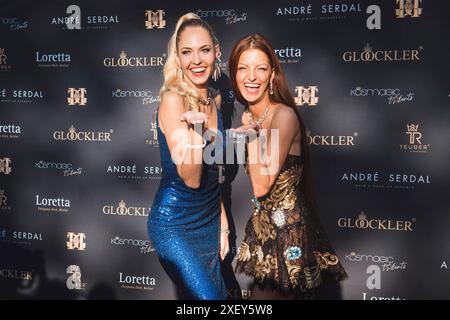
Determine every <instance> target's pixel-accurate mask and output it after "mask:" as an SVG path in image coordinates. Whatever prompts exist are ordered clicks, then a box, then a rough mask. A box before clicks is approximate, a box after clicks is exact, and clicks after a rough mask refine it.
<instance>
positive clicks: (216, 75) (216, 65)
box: [212, 53, 222, 81]
mask: <svg viewBox="0 0 450 320" xmlns="http://www.w3.org/2000/svg"><path fill="white" fill-rule="evenodd" d="M221 55H222V54H221V53H219V56H218V57H217V59H216V61H215V62H214V71H213V75H212V78H213V79H214V81H217V79H218V78H220V75H221V74H222V72H221V70H220V62H222V61H221V60H220V56H221Z"/></svg>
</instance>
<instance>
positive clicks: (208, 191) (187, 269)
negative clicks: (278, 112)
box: [148, 108, 227, 300]
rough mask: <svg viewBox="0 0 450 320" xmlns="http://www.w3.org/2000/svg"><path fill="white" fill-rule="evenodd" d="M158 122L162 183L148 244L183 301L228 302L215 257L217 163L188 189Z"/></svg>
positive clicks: (151, 216) (219, 118)
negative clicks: (152, 248) (224, 300)
mask: <svg viewBox="0 0 450 320" xmlns="http://www.w3.org/2000/svg"><path fill="white" fill-rule="evenodd" d="M216 110H217V126H218V130H219V131H220V132H221V133H222V137H223V125H222V116H221V113H220V110H219V109H218V108H216ZM156 119H158V115H156ZM156 121H157V130H158V137H159V148H160V154H161V167H162V180H161V183H160V186H159V189H158V191H157V193H156V196H155V198H154V201H153V204H152V208H151V211H150V214H149V218H148V234H149V238H150V240H151V241H152V242H153V245H154V247H155V250H156V253H157V254H158V258H159V261H160V262H161V265H162V266H163V268H164V270H165V271H166V272H167V274H168V275H169V277H170V278H171V280H172V281H173V282H174V284H175V286H176V287H177V290H178V293H179V295H180V297H181V298H182V299H202V300H222V299H226V297H227V292H226V288H225V284H224V281H223V278H222V273H221V266H220V257H219V245H220V201H219V200H220V189H219V172H218V169H219V168H218V166H217V164H215V163H214V164H211V165H208V164H206V163H204V164H203V171H202V177H201V183H200V187H199V188H198V189H191V188H189V187H188V186H186V184H185V183H184V182H183V180H182V179H181V178H180V176H179V175H178V172H177V169H176V166H175V164H174V163H173V162H172V159H171V155H170V151H169V147H168V145H167V141H166V137H165V135H164V134H163V132H162V131H161V129H160V128H159V124H158V120H156ZM215 141H216V142H217V141H219V139H217V138H216V140H215ZM216 142H214V143H216ZM209 143H211V142H208V145H209ZM211 147H212V146H211ZM222 150H223V149H222ZM213 154H214V153H213Z"/></svg>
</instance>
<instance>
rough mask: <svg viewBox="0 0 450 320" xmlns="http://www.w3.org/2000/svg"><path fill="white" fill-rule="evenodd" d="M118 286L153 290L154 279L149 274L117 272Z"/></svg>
mask: <svg viewBox="0 0 450 320" xmlns="http://www.w3.org/2000/svg"><path fill="white" fill-rule="evenodd" d="M119 283H120V287H121V288H123V289H136V290H153V289H154V287H155V286H156V280H155V278H153V277H150V276H145V275H142V276H134V275H132V276H131V275H126V274H123V273H122V272H120V273H119Z"/></svg>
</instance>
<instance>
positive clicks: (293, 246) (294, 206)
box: [236, 155, 347, 291]
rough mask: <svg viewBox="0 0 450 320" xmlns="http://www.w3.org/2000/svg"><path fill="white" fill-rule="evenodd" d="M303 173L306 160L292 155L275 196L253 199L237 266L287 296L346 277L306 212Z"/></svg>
mask: <svg viewBox="0 0 450 320" xmlns="http://www.w3.org/2000/svg"><path fill="white" fill-rule="evenodd" d="M301 170H302V162H301V157H299V156H293V155H288V156H287V158H286V161H285V163H284V165H283V168H282V169H281V171H280V174H279V175H278V177H277V179H276V181H275V183H274V186H273V187H272V189H271V190H270V192H269V193H268V194H267V195H266V196H265V197H263V198H260V199H256V198H254V199H253V214H252V216H251V218H250V219H249V221H248V223H247V226H246V229H245V236H244V240H243V243H242V245H241V247H240V250H239V255H238V259H237V263H236V270H237V271H238V272H243V273H245V274H247V275H249V276H252V277H253V278H254V279H255V281H256V282H257V283H259V284H262V285H265V284H267V285H272V286H275V287H276V288H278V289H280V290H282V291H292V290H294V291H295V290H299V291H307V290H308V289H313V288H316V287H318V286H319V285H320V284H321V283H322V281H323V279H324V275H325V273H328V274H329V275H331V277H332V278H334V279H335V280H342V279H344V278H346V277H347V274H346V272H345V270H344V268H343V267H342V265H341V263H340V261H339V258H338V257H337V255H336V254H335V253H334V250H333V249H332V247H331V245H330V243H329V241H328V239H327V237H326V234H325V231H324V230H323V228H322V226H321V224H320V222H319V220H318V218H317V217H315V216H313V215H312V214H310V213H309V212H308V210H307V208H306V207H305V204H304V201H303V197H302V192H301V191H300V188H299V186H300V183H301Z"/></svg>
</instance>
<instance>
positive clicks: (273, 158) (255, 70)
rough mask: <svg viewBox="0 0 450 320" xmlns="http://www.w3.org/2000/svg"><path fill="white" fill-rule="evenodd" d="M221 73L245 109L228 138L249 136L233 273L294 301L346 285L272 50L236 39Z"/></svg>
mask: <svg viewBox="0 0 450 320" xmlns="http://www.w3.org/2000/svg"><path fill="white" fill-rule="evenodd" d="M229 71H230V79H231V82H232V87H233V90H234V92H235V96H236V98H237V100H238V101H239V102H240V103H241V104H242V105H244V107H245V111H244V113H243V114H242V124H243V125H242V126H241V127H240V128H237V129H234V132H237V133H241V134H243V133H244V134H245V135H247V136H248V137H253V139H249V141H248V140H247V144H246V164H245V168H246V172H247V174H248V175H249V177H250V180H251V184H252V187H253V194H254V197H253V199H252V201H253V214H252V216H251V217H250V220H249V221H248V223H247V226H246V228H245V236H244V240H243V242H242V245H241V247H240V250H239V255H238V260H237V263H236V270H237V271H238V272H243V273H245V274H247V275H249V276H251V277H253V278H254V280H255V282H256V283H258V284H259V285H260V286H262V287H263V288H264V287H266V286H268V287H272V288H276V289H278V290H279V292H281V293H292V294H299V296H301V295H300V294H304V293H312V292H313V290H312V289H314V288H317V287H318V286H319V285H320V284H321V283H322V282H323V280H324V279H326V278H330V277H331V278H332V279H334V280H342V279H344V278H347V274H346V272H345V270H344V268H343V267H342V265H341V263H340V260H339V258H338V257H337V255H336V254H335V252H334V250H333V249H332V247H331V245H330V243H329V241H328V239H327V236H326V233H325V231H324V230H323V228H322V225H321V223H320V220H319V218H318V215H317V212H316V207H315V201H314V192H313V183H312V182H313V181H312V172H311V160H310V156H309V148H308V143H307V131H306V128H305V126H304V124H303V120H302V117H301V115H300V113H299V111H298V110H297V108H296V106H295V102H294V98H293V97H292V95H291V93H290V91H289V89H288V85H287V81H286V78H285V76H284V74H283V71H282V70H281V66H280V63H279V61H278V58H277V57H276V55H275V52H274V50H273V48H272V46H271V45H270V43H269V42H268V41H267V40H266V39H265V38H264V37H263V36H261V35H258V34H255V35H250V36H247V37H245V38H243V39H241V40H240V41H239V42H238V43H237V44H236V45H235V46H234V47H233V50H232V53H231V55H230V59H229ZM264 141H265V142H266V143H264ZM261 150H262V151H261ZM264 155H266V156H267V157H266V159H268V160H269V161H265V160H264ZM304 296H308V295H304Z"/></svg>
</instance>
